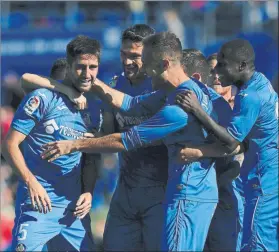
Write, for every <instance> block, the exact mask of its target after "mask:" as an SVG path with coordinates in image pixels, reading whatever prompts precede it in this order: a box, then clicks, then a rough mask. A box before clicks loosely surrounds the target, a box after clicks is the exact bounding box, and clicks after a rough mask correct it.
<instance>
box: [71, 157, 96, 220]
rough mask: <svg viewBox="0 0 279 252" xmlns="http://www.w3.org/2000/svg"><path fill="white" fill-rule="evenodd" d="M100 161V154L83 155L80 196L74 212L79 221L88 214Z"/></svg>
mask: <svg viewBox="0 0 279 252" xmlns="http://www.w3.org/2000/svg"><path fill="white" fill-rule="evenodd" d="M100 159H101V156H100V154H95V153H93V154H89V153H83V164H82V167H81V185H82V194H81V195H80V197H79V199H78V201H77V203H76V208H75V211H74V215H75V216H76V217H78V218H79V219H83V218H84V217H85V216H86V215H87V214H88V213H89V212H90V209H91V206H92V198H93V191H94V188H95V185H96V181H97V178H98V171H99V169H100Z"/></svg>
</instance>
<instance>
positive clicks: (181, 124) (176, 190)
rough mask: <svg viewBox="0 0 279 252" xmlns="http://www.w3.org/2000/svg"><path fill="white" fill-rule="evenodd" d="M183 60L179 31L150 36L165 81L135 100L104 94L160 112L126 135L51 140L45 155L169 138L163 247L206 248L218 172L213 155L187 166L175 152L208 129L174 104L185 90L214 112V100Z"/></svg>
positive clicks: (154, 64) (147, 47)
mask: <svg viewBox="0 0 279 252" xmlns="http://www.w3.org/2000/svg"><path fill="white" fill-rule="evenodd" d="M181 58H182V48H181V43H180V40H179V39H178V38H177V37H176V36H175V35H174V34H173V33H170V32H163V33H158V34H155V35H151V36H149V37H148V38H146V39H144V40H143V52H142V62H143V66H144V69H145V70H146V73H147V74H148V75H149V76H151V77H156V78H157V79H158V80H160V81H157V82H156V86H155V87H154V88H155V89H158V91H157V92H155V93H153V94H152V93H151V94H146V95H142V96H138V97H135V98H132V97H131V96H128V95H123V94H122V95H121V94H120V92H118V91H115V90H114V91H115V92H113V91H110V92H107V91H109V88H108V87H107V88H106V90H104V93H105V94H106V95H107V96H109V95H110V97H111V102H112V103H113V104H114V105H115V106H118V107H121V109H122V110H123V111H126V110H129V108H131V107H132V106H133V104H137V103H138V101H143V100H144V104H143V105H144V106H141V105H140V106H137V107H138V111H135V112H138V114H144V115H145V114H147V113H150V112H151V113H152V112H153V113H154V114H155V115H154V116H152V117H151V118H149V119H147V120H146V121H144V122H142V123H141V124H139V125H137V126H134V127H131V128H130V129H129V130H127V131H125V132H122V133H121V134H120V133H114V134H111V135H108V136H105V137H101V138H98V139H85V140H82V141H79V140H77V141H59V142H54V143H49V144H48V145H46V146H44V148H47V150H45V151H44V153H43V154H42V157H43V158H44V159H48V160H55V159H56V158H59V156H60V155H65V154H66V153H70V152H73V151H85V152H124V151H129V150H134V149H137V148H141V147H143V146H146V145H150V144H153V143H155V142H156V141H158V140H163V142H164V143H165V144H166V145H167V147H168V157H169V169H168V183H167V189H166V195H165V203H164V211H165V212H164V213H165V214H164V220H163V222H164V226H163V234H162V247H161V250H163V251H165V250H167V251H187V250H190V251H201V250H202V249H203V247H204V243H205V239H206V235H207V232H208V228H209V225H210V221H211V218H212V216H213V213H214V210H215V207H216V203H217V201H218V193H217V185H216V174H215V169H214V165H213V164H212V161H211V159H203V160H201V161H197V162H189V163H187V164H180V163H178V162H177V161H176V157H175V155H174V154H175V153H176V152H177V151H178V149H180V146H181V144H182V145H185V144H187V143H200V142H203V141H204V140H205V136H206V132H205V131H204V130H203V128H202V127H201V125H200V124H199V123H198V121H197V120H196V119H195V118H194V117H193V116H191V115H188V114H187V113H184V112H182V110H181V109H180V108H179V107H178V106H177V105H175V104H174V102H175V100H174V99H175V97H176V94H177V93H179V92H183V91H185V90H193V92H195V93H196V95H197V96H198V97H199V98H198V99H199V102H200V103H201V104H202V106H203V108H204V109H205V110H206V111H207V112H208V113H211V110H212V104H211V101H210V100H209V97H208V96H206V95H205V94H204V93H203V92H202V90H201V89H200V88H199V87H198V86H197V84H196V83H195V82H193V81H192V80H191V79H189V78H188V76H187V75H186V74H185V73H184V71H183V68H182V66H181ZM158 85H159V86H158ZM162 93H163V95H162ZM114 94H116V95H114ZM164 95H166V96H167V97H166V101H165V105H164V106H163V108H162V109H161V110H159V111H158V109H159V108H158V102H157V99H158V98H159V101H160V100H161V99H162V97H163V96H164ZM147 103H149V104H147ZM145 105H147V106H145ZM153 107H154V109H152V108H153ZM140 110H141V111H140ZM127 113H129V112H127ZM140 197H146V195H145V194H142V195H140V196H138V200H139V201H140V200H141V199H140Z"/></svg>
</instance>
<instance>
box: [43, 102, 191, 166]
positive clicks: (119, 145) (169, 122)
mask: <svg viewBox="0 0 279 252" xmlns="http://www.w3.org/2000/svg"><path fill="white" fill-rule="evenodd" d="M187 123H188V115H187V114H186V113H185V112H183V111H182V109H181V108H179V107H178V106H166V107H164V108H163V109H162V110H161V111H159V112H158V113H157V114H156V115H154V116H153V117H151V118H150V119H148V120H146V121H145V122H143V123H142V124H140V125H138V126H134V127H132V128H131V129H130V130H128V131H127V132H124V133H121V134H120V133H115V134H111V135H108V136H104V137H100V138H95V139H81V140H75V141H72V140H67V141H58V142H52V143H48V144H46V145H44V146H43V148H44V149H45V150H44V152H43V153H42V158H43V159H48V160H49V161H53V160H55V159H56V158H58V157H59V156H61V155H65V154H68V153H71V152H74V151H82V152H89V153H90V152H93V153H94V152H95V153H100V152H101V153H105V152H108V153H114V152H121V151H124V150H131V149H136V148H141V147H143V146H147V145H150V144H152V143H154V142H156V141H158V140H161V139H164V138H165V137H166V136H168V135H169V134H172V133H174V132H176V131H178V130H180V129H182V128H183V127H185V126H186V125H187Z"/></svg>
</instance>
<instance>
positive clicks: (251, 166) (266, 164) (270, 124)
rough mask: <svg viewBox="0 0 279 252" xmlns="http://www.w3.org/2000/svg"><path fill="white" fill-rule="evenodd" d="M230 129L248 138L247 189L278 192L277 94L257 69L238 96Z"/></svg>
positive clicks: (238, 136)
mask: <svg viewBox="0 0 279 252" xmlns="http://www.w3.org/2000/svg"><path fill="white" fill-rule="evenodd" d="M227 131H228V132H229V134H231V136H232V137H234V138H235V139H236V140H238V141H239V142H242V141H243V140H244V139H247V140H248V141H249V149H248V151H247V152H246V153H245V158H244V162H243V165H242V169H241V175H242V178H243V180H244V181H245V182H248V184H247V185H248V186H249V185H250V184H251V187H250V186H249V187H248V188H250V189H251V188H252V189H257V188H261V190H262V192H263V193H264V194H268V193H273V192H278V95H277V93H276V92H275V91H274V90H273V88H272V85H271V83H270V81H269V80H268V79H267V78H266V77H265V76H264V75H263V74H262V73H259V72H255V73H254V74H253V76H252V77H251V79H250V80H249V81H248V82H247V83H245V84H244V85H243V86H242V87H241V89H240V91H239V93H238V94H237V95H236V97H235V105H234V109H233V115H232V119H231V121H230V123H229V124H228V127H227ZM250 182H251V183H250Z"/></svg>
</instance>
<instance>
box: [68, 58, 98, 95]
mask: <svg viewBox="0 0 279 252" xmlns="http://www.w3.org/2000/svg"><path fill="white" fill-rule="evenodd" d="M98 69H99V61H98V58H97V57H96V56H95V55H93V54H81V55H78V56H77V57H76V58H75V59H74V60H73V62H72V64H71V65H70V66H69V68H68V77H69V78H70V80H71V82H72V83H73V85H74V87H75V88H76V89H77V90H79V91H80V92H88V91H89V90H90V89H91V85H92V82H93V80H95V79H96V77H97V74H98Z"/></svg>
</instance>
